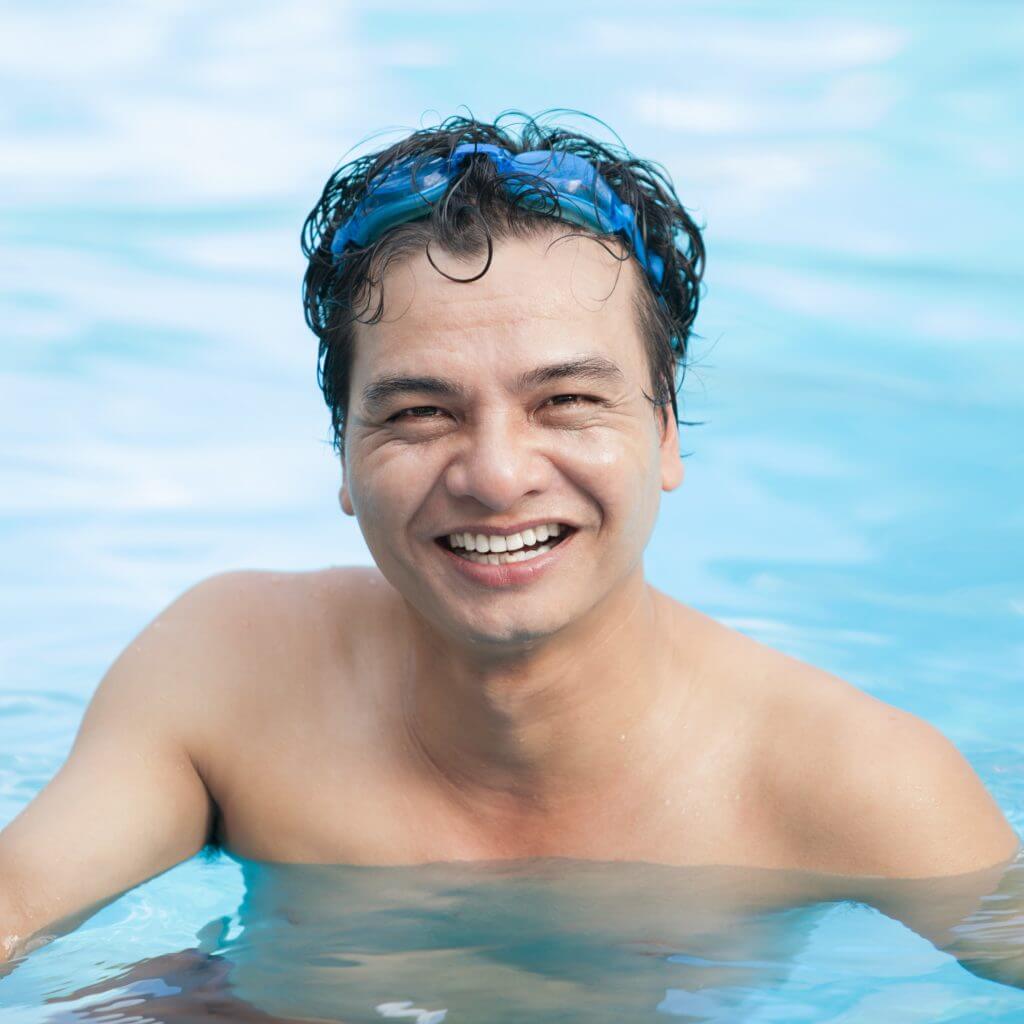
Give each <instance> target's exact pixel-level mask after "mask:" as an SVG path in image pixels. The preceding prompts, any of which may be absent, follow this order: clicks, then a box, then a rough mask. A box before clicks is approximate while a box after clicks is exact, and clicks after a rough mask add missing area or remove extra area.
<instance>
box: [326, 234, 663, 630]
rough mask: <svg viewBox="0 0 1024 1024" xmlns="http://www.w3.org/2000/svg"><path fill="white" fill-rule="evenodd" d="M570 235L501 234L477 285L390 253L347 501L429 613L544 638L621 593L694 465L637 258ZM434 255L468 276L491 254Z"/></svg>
mask: <svg viewBox="0 0 1024 1024" xmlns="http://www.w3.org/2000/svg"><path fill="white" fill-rule="evenodd" d="M556 237H557V235H556V234H552V235H550V236H548V237H540V238H533V239H527V240H520V239H510V240H504V241H502V242H498V243H496V244H495V247H494V257H493V262H492V264H491V266H490V268H489V269H488V271H487V273H486V274H484V275H483V277H482V278H480V279H479V280H477V281H473V282H472V283H456V282H452V281H449V280H447V279H446V278H445V277H443V276H442V275H441V274H439V273H438V272H437V271H436V270H435V269H434V268H433V267H431V265H430V263H429V262H428V260H427V258H426V256H425V255H417V256H416V257H414V258H412V259H410V260H408V261H406V262H404V263H402V264H399V265H396V266H392V268H390V269H389V270H388V272H387V277H386V280H385V282H384V296H385V301H386V305H385V310H384V318H383V319H382V320H381V322H379V323H377V324H373V325H369V326H367V325H358V328H357V330H358V337H357V339H356V344H355V352H354V355H353V363H352V375H351V393H350V403H349V416H348V423H347V430H346V437H345V450H344V459H343V464H344V484H343V486H342V491H341V501H342V507H343V508H344V510H345V511H346V512H347V513H349V514H350V515H352V514H354V515H356V516H357V517H358V519H359V524H360V527H361V528H362V531H363V534H364V536H365V538H366V542H367V544H368V545H369V548H370V551H371V552H372V554H373V557H374V559H375V560H376V562H377V565H378V566H379V567H380V569H381V571H382V572H383V574H384V575H385V577H386V578H387V579H388V580H389V581H390V582H391V583H392V585H393V586H395V587H396V588H397V589H398V590H399V591H400V592H401V593H402V594H403V595H404V596H405V598H406V599H407V600H408V601H409V602H410V603H411V604H412V605H413V606H414V607H415V608H416V609H417V610H418V611H419V613H420V614H421V615H422V616H423V617H424V618H426V619H427V620H428V621H429V622H431V623H433V624H434V625H435V626H437V627H439V628H440V629H442V630H443V631H444V632H445V633H447V634H449V635H453V636H455V637H456V638H460V639H463V640H465V641H467V642H471V643H475V644H487V645H499V646H507V645H515V644H521V643H523V642H524V641H535V640H539V639H543V638H544V637H547V636H551V635H553V634H555V633H556V632H558V631H559V630H561V629H564V628H565V627H567V626H570V625H571V624H573V623H575V622H578V621H580V620H581V619H583V618H584V617H585V616H586V615H587V614H588V612H590V611H591V610H592V609H594V608H595V606H597V605H598V604H600V603H602V602H603V601H605V600H606V599H609V598H614V595H615V594H616V593H617V592H621V591H622V589H623V588H624V587H625V585H626V584H627V582H628V581H630V580H635V579H636V578H637V576H638V574H642V571H643V570H642V562H641V558H642V553H643V549H644V547H645V546H646V544H647V540H648V538H649V536H650V533H651V530H652V528H653V525H654V520H655V517H656V515H657V510H658V502H659V498H660V491H661V490H670V489H672V488H674V487H676V486H678V484H679V483H680V482H681V480H682V475H683V469H682V463H681V461H680V458H679V453H678V440H677V436H676V430H675V424H674V423H671V422H670V423H669V424H668V425H667V426H666V425H665V424H664V421H663V419H662V415H661V412H660V410H658V409H656V408H655V407H654V406H653V405H652V404H651V402H650V401H649V400H648V399H647V398H646V397H645V395H644V392H645V391H646V392H647V393H648V394H650V393H651V388H652V385H651V379H650V371H649V369H648V365H647V361H646V358H645V354H644V351H643V345H642V341H641V337H640V334H639V331H638V328H637V325H636V322H635V314H634V312H633V308H632V301H631V299H632V294H633V289H634V288H636V287H637V285H638V275H639V274H640V273H641V271H640V269H639V267H638V266H637V265H636V264H635V261H634V260H629V261H628V262H626V263H625V264H622V265H621V268H620V265H619V263H618V262H617V261H616V260H615V259H614V257H612V256H611V255H610V254H609V253H607V252H606V251H605V250H604V249H603V248H602V247H601V246H600V245H598V244H596V243H595V242H593V241H592V240H588V239H580V238H565V239H561V240H559V241H556V242H555V243H554V244H553V245H551V244H550V243H551V240H552V239H553V238H556ZM549 246H550V247H549ZM431 256H432V257H433V259H434V262H435V263H436V264H437V265H438V266H439V267H440V268H441V269H442V270H444V271H445V273H447V274H450V275H451V276H453V277H463V278H464V277H471V276H473V274H474V273H476V272H477V271H478V270H479V269H480V268H481V267H482V264H483V260H482V259H481V260H480V261H478V264H479V265H477V263H474V265H471V266H470V265H467V264H463V263H459V262H457V261H456V260H455V259H454V258H453V257H451V256H450V255H448V254H445V253H444V252H438V251H435V248H434V247H432V249H431ZM617 271H620V273H621V276H620V279H619V281H618V282H617V283H616V280H615V278H616V272H617ZM669 419H670V417H669ZM551 524H555V526H556V530H551ZM545 527H547V528H548V529H547V532H548V534H549V536H548V539H547V541H544V533H545V532H546V531H545ZM470 537H471V538H472V539H470ZM485 537H486V538H487V542H486V544H484V543H482V540H483V538H485ZM482 548H486V550H481V549H482ZM545 548H547V549H548V550H544V549H545ZM538 552H539V553H538ZM495 562H497V563H498V564H496V565H495V564H493V563H495Z"/></svg>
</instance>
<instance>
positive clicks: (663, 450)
mask: <svg viewBox="0 0 1024 1024" xmlns="http://www.w3.org/2000/svg"><path fill="white" fill-rule="evenodd" d="M658 416H659V419H660V420H661V443H660V445H659V449H660V457H661V489H662V490H663V491H674V490H675V489H676V488H677V487H678V486H679V485H680V484H681V483H682V482H683V475H684V467H683V459H682V456H681V455H680V454H679V424H678V423H676V421H675V417H674V416H673V415H672V407H671V406H662V407H661V409H659V410H658Z"/></svg>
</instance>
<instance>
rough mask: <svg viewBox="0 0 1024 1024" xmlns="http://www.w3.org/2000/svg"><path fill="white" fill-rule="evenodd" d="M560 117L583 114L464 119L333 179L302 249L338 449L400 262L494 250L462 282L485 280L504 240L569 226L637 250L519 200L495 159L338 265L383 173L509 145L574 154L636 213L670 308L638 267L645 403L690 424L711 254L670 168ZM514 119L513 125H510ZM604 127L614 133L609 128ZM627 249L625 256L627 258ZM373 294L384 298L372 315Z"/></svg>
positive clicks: (422, 132) (365, 159)
mask: <svg viewBox="0 0 1024 1024" xmlns="http://www.w3.org/2000/svg"><path fill="white" fill-rule="evenodd" d="M559 113H572V114H577V113H579V112H578V111H559V110H552V111H546V112H544V113H542V114H538V115H536V116H530V115H527V114H524V113H522V112H521V111H516V110H509V111H505V112H503V113H502V114H499V115H498V117H497V118H495V120H494V122H493V123H489V122H484V121H480V120H477V119H476V118H475V117H473V116H472V115H470V116H469V117H465V116H462V115H455V116H452V117H449V118H447V119H446V120H444V121H442V122H441V123H440V124H438V125H437V126H436V127H427V128H421V129H419V130H417V131H413V132H412V133H411V134H409V135H408V136H406V137H405V138H403V139H401V140H400V141H398V142H396V143H394V144H393V145H391V146H388V147H387V148H386V149H383V150H381V151H378V152H376V153H369V154H366V155H364V156H360V157H358V158H356V159H354V160H351V161H350V162H348V163H346V164H343V165H342V166H341V167H340V168H339V169H338V170H336V171H335V172H334V173H333V174H332V175H331V177H330V178H329V179H328V181H327V184H326V185H325V186H324V190H323V194H322V195H321V196H320V198H319V200H318V201H317V203H316V205H315V206H314V207H313V209H312V210H311V211H310V214H309V216H308V217H307V218H306V222H305V225H304V226H303V230H302V252H303V255H304V256H305V257H306V258H307V260H308V261H309V264H308V266H307V268H306V273H305V277H304V279H303V287H302V298H303V306H304V309H305V315H306V322H307V323H308V324H309V326H310V328H311V329H312V331H313V332H314V333H315V334H316V336H317V337H318V338H319V340H320V351H319V359H318V363H317V375H318V382H319V384H320V389H321V390H322V391H323V395H324V399H325V401H326V402H327V406H328V408H329V409H330V412H331V426H332V432H333V442H334V446H335V448H336V449H337V450H338V451H339V452H340V451H341V450H342V448H343V445H344V433H345V417H346V414H347V411H348V400H349V377H350V371H351V365H352V351H353V349H352V346H353V343H354V337H355V330H354V328H355V324H356V323H364V324H370V323H376V322H377V321H379V320H380V318H381V317H382V316H383V313H384V296H383V288H382V280H383V277H384V274H385V272H386V271H387V269H388V267H389V266H391V265H392V264H393V263H395V262H396V261H399V260H401V259H403V258H408V257H410V256H412V255H414V254H416V253H419V252H425V253H426V255H427V258H428V259H431V257H430V248H428V247H432V248H434V250H435V251H436V249H437V247H440V248H441V249H443V250H445V251H446V252H448V253H450V254H451V255H452V256H454V257H456V258H457V259H463V260H465V259H467V258H475V257H477V256H480V255H482V254H483V253H484V252H486V253H487V262H486V264H485V266H484V268H483V270H482V271H480V272H479V273H475V274H473V275H472V276H471V277H468V278H465V279H464V280H466V281H475V280H477V279H478V278H480V277H482V276H483V274H484V273H485V272H486V271H487V268H488V267H489V266H490V263H491V257H492V256H493V246H494V242H495V240H501V239H504V238H509V237H517V238H524V237H531V236H537V235H541V234H544V233H548V232H551V231H552V230H554V229H557V228H558V227H559V225H561V226H564V227H565V228H566V231H565V232H564V234H565V235H585V236H588V237H591V238H593V239H595V240H597V241H598V242H599V243H600V244H602V245H604V247H605V248H606V249H607V250H608V251H609V252H611V253H612V254H613V255H615V256H616V258H619V259H620V260H622V261H624V260H626V259H629V258H630V256H631V255H632V253H631V251H629V249H630V245H629V243H628V242H625V241H623V240H622V239H621V237H620V236H616V235H601V234H598V233H597V232H595V231H590V230H588V229H586V228H582V227H578V226H576V225H572V224H567V223H566V222H565V221H564V220H560V219H559V218H557V217H556V216H555V214H554V213H551V214H547V213H545V212H541V211H538V210H535V209H528V208H526V207H524V206H520V205H516V204H515V202H514V201H513V200H512V199H510V198H509V196H508V193H507V192H506V191H505V189H504V187H503V186H502V178H501V176H500V175H499V173H498V171H497V170H496V168H495V167H494V165H493V164H492V163H491V161H490V160H488V159H486V158H484V157H478V158H476V159H471V160H469V161H467V163H466V165H465V169H464V171H463V173H462V174H460V175H459V176H458V177H457V178H455V179H454V180H453V181H452V183H451V185H450V186H449V188H448V190H447V192H446V193H445V195H444V197H443V198H442V199H441V200H440V201H439V202H437V203H435V204H434V206H433V208H432V210H431V212H430V214H429V215H428V216H427V217H424V218H421V219H420V220H416V221H410V222H407V223H405V224H399V225H396V226H395V227H393V228H391V229H389V230H387V231H385V232H384V234H383V235H382V236H381V237H380V238H378V239H376V240H375V241H373V242H372V243H371V244H370V245H369V246H367V247H366V248H365V249H357V250H355V251H354V252H352V253H351V254H349V255H346V257H345V259H344V260H343V261H342V262H341V264H340V265H336V263H335V261H334V259H333V257H332V254H331V242H332V241H333V239H334V234H335V232H336V231H337V229H338V227H339V226H340V225H341V224H343V223H345V221H346V220H348V218H349V217H350V216H351V214H352V212H353V210H354V209H355V207H356V205H357V204H358V203H359V201H360V199H362V198H363V196H364V195H365V194H366V192H367V188H368V185H369V183H370V182H371V180H372V179H373V178H374V177H376V176H377V175H378V174H381V173H382V172H386V171H387V170H388V169H390V167H391V166H392V165H393V164H395V163H396V162H398V161H402V160H406V159H409V158H413V159H417V160H418V159H422V160H427V159H430V158H431V157H437V156H441V157H448V156H450V155H451V153H452V151H453V150H454V149H455V147H456V146H458V145H459V144H460V143H465V142H478V143H490V144H493V145H498V146H503V147H505V148H506V149H507V150H509V151H510V152H511V153H514V154H515V153H523V152H528V151H530V150H567V151H569V152H571V153H575V154H577V155H578V156H582V157H584V158H586V159H587V160H589V161H590V162H591V163H592V164H593V165H594V166H595V167H596V168H597V170H598V172H599V173H600V174H601V175H602V176H603V177H604V179H605V181H607V183H608V184H609V186H610V187H611V188H612V189H613V190H614V191H615V192H616V194H617V195H618V196H619V198H620V199H622V200H623V201H624V202H626V203H628V204H629V205H630V206H631V207H633V209H634V211H635V212H636V217H637V223H638V225H639V226H640V230H641V232H642V237H643V239H644V244H645V245H646V246H647V248H648V250H649V251H651V252H654V253H657V254H658V255H659V256H660V257H661V258H662V259H663V260H664V262H665V275H664V278H663V281H662V285H661V288H660V290H659V291H660V295H661V297H662V298H663V299H664V305H662V304H661V303H659V302H658V295H657V294H656V293H655V291H654V286H653V285H652V284H651V282H650V280H649V279H648V277H647V275H646V274H645V273H643V272H642V270H641V268H640V267H639V265H637V268H636V269H637V271H638V273H637V274H636V275H635V277H636V278H637V280H638V281H640V284H639V286H638V288H637V291H636V294H635V295H634V308H635V310H636V314H637V324H638V327H639V330H640V334H641V337H642V339H643V342H644V345H645V349H646V353H647V359H648V363H649V366H650V371H651V386H652V392H651V394H649V395H647V397H648V399H649V400H650V401H651V402H652V403H654V404H655V405H656V406H658V407H661V408H662V409H663V410H664V409H665V408H666V407H667V406H668V405H671V406H672V412H673V415H674V417H675V419H676V421H677V422H682V423H686V422H687V421H685V420H683V421H681V420H679V408H678V403H677V397H676V396H677V392H678V389H679V387H680V386H681V384H682V380H683V374H684V373H685V369H686V357H687V350H688V344H689V340H690V337H691V334H692V326H693V322H694V320H695V319H696V316H697V307H698V304H699V301H700V287H701V278H702V276H703V273H704V258H705V253H704V242H703V239H702V237H701V229H700V228H699V227H698V226H697V224H696V223H695V222H694V221H693V219H692V218H691V217H690V215H689V213H687V211H686V210H685V209H684V208H683V205H682V203H681V202H680V201H679V198H678V196H677V195H676V192H675V187H674V185H673V183H672V179H671V176H670V175H669V173H668V171H667V170H666V169H665V168H664V167H662V165H660V164H657V163H655V162H653V161H650V160H641V159H638V158H637V157H635V156H633V155H632V154H631V153H630V152H629V151H628V150H627V149H626V147H625V146H624V145H623V144H622V142H621V140H619V139H618V136H615V138H616V139H617V140H618V144H617V145H616V144H608V143H602V142H599V141H597V140H596V139H594V138H592V137H590V136H588V135H585V134H583V133H581V132H578V131H574V130H571V129H570V128H568V127H566V126H565V125H559V124H558V123H555V122H554V121H553V120H552V119H553V117H554V116H555V115H557V114H559ZM583 116H587V115H583ZM512 120H514V121H515V122H516V123H515V124H514V125H506V124H505V122H506V121H512ZM593 120H595V121H598V119H597V118H593ZM598 123H599V124H602V125H603V126H604V127H605V128H607V125H604V122H601V121H598ZM514 129H515V130H514ZM612 134H613V135H614V134H615V133H614V132H612ZM536 192H538V193H540V194H542V195H543V194H547V195H549V196H550V197H551V207H550V208H551V209H552V210H553V211H556V210H557V205H556V204H555V201H554V192H553V190H552V189H551V186H550V185H549V184H548V183H547V182H545V181H543V179H538V180H537V185H536ZM560 237H564V235H562V236H560ZM606 243H612V244H615V245H617V246H618V248H614V249H613V248H612V247H611V246H610V245H609V244H606ZM621 247H625V248H626V249H627V251H626V253H625V254H624V255H622V256H619V252H620V251H621ZM431 263H432V264H433V265H434V267H435V269H437V270H438V273H441V274H444V272H443V271H441V270H440V269H439V268H437V265H436V264H434V262H433V260H432V259H431ZM444 276H445V277H448V276H449V275H447V274H444ZM451 280H459V279H456V278H451ZM374 295H376V296H377V303H376V306H375V308H374V309H373V311H372V312H371V311H370V308H369V307H370V304H371V302H372V298H371V297H372V296H374Z"/></svg>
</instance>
